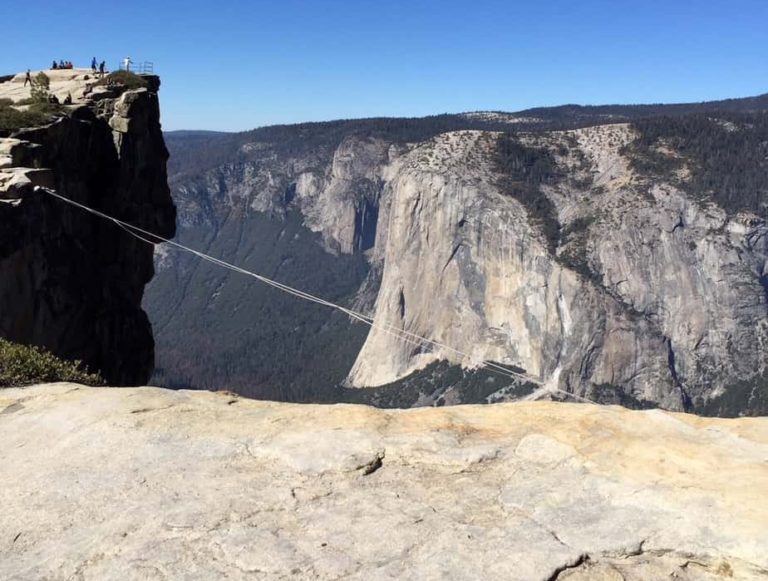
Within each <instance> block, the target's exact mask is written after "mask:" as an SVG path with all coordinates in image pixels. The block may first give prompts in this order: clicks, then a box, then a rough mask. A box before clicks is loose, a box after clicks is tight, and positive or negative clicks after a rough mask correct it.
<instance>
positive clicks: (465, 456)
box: [0, 384, 768, 581]
mask: <svg viewBox="0 0 768 581" xmlns="http://www.w3.org/2000/svg"><path fill="white" fill-rule="evenodd" d="M0 441H2V442H3V446H2V448H1V449H0V467H1V468H0V476H2V481H3V486H2V487H0V503H2V506H3V510H2V511H0V531H2V533H0V577H1V578H3V579H17V580H21V579H24V580H29V579H84V580H87V579H99V580H103V579H120V580H121V581H125V580H128V579H179V578H184V579H217V578H228V579H288V578H290V579H342V578H343V579H366V580H370V579H520V580H525V581H530V580H536V579H542V580H547V579H549V580H551V579H569V580H571V581H574V580H587V579H589V580H593V581H594V580H600V579H624V580H648V579H688V580H691V579H702V580H703V579H708V580H709V579H720V578H732V579H758V578H764V577H765V576H766V575H768V503H767V502H766V491H768V419H767V418H749V419H747V418H743V419H731V420H723V419H705V418H699V417H695V416H690V415H683V414H675V413H668V412H662V411H643V412H638V411H628V410H626V409H623V408H618V407H603V406H591V405H578V404H557V403H552V402H526V403H515V404H499V405H496V406H467V407H453V408H430V409H420V410H409V411H383V410H376V409H373V408H368V407H362V406H351V405H336V406H325V407H324V406H308V405H291V404H275V403H269V402H259V401H252V400H244V399H240V398H237V397H236V396H233V395H231V394H229V393H227V392H218V393H211V392H189V391H168V390H163V389H157V388H146V387H145V388H130V389H121V390H115V389H106V388H86V387H82V386H78V385H74V384H54V385H42V386H36V387H31V388H26V389H7V390H3V391H0Z"/></svg>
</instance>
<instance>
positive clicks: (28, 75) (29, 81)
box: [24, 69, 32, 87]
mask: <svg viewBox="0 0 768 581" xmlns="http://www.w3.org/2000/svg"><path fill="white" fill-rule="evenodd" d="M27 83H29V84H30V85H31V84H32V75H31V74H30V72H29V69H27V76H26V77H24V86H25V87H26V86H27Z"/></svg>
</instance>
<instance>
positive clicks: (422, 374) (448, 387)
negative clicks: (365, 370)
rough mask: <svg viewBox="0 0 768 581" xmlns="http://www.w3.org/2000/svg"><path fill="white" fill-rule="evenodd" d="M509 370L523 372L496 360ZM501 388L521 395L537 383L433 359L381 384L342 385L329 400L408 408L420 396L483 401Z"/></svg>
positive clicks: (432, 399)
mask: <svg viewBox="0 0 768 581" xmlns="http://www.w3.org/2000/svg"><path fill="white" fill-rule="evenodd" d="M496 365H500V366H501V367H504V368H506V369H509V370H510V371H515V372H518V373H524V372H525V370H524V369H521V368H519V367H515V366H514V365H503V364H500V363H496ZM502 389H504V390H505V391H506V394H507V396H508V397H511V398H520V397H523V396H525V395H528V394H530V393H532V392H533V391H534V390H535V389H536V385H535V384H533V383H531V382H525V381H522V380H512V379H510V378H509V377H507V376H505V375H502V374H500V373H496V372H494V371H490V370H488V369H463V368H462V367H461V366H460V365H452V364H450V363H448V362H447V361H435V362H433V363H430V364H429V365H427V366H426V367H425V368H424V369H420V370H418V371H414V372H413V373H411V374H410V375H408V376H407V377H404V378H402V379H399V380H397V381H395V382H393V383H388V384H386V385H382V386H380V387H373V388H365V389H341V390H340V391H339V392H338V393H334V394H332V395H333V398H334V399H333V400H332V401H343V402H347V403H362V404H368V405H374V406H376V407H380V408H409V407H413V406H414V405H415V404H416V402H418V401H419V400H421V402H422V405H424V404H426V405H429V404H430V403H432V405H436V406H443V405H445V404H446V400H447V399H448V400H449V401H451V402H456V403H469V404H484V403H487V398H488V396H489V395H491V394H493V393H496V392H498V391H500V390H502Z"/></svg>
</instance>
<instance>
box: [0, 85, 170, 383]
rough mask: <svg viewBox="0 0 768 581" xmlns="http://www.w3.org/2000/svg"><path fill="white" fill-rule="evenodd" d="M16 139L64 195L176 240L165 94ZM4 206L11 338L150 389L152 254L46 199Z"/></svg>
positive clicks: (113, 101) (110, 102)
mask: <svg viewBox="0 0 768 581" xmlns="http://www.w3.org/2000/svg"><path fill="white" fill-rule="evenodd" d="M157 84H159V83H155V85H157ZM152 89H155V90H152ZM13 137H15V138H17V139H19V140H21V142H20V143H18V144H17V145H16V147H15V148H14V149H15V150H16V153H15V155H14V156H13V157H14V158H16V159H18V160H23V165H24V166H27V167H29V166H31V167H35V168H48V169H50V170H51V172H47V176H46V177H45V179H44V180H43V181H47V182H48V184H49V185H52V186H53V187H54V189H55V191H56V192H58V193H59V194H60V195H62V196H65V197H67V198H71V199H73V200H76V201H78V202H81V203H83V204H86V205H88V206H90V207H93V208H96V209H98V210H100V211H102V212H104V213H106V214H109V215H111V216H114V217H116V218H119V219H121V220H124V221H126V222H129V223H131V224H135V225H137V226H139V227H141V228H143V229H146V230H149V231H151V232H155V233H157V234H159V235H161V236H164V237H172V236H173V235H174V232H175V217H176V210H175V207H174V205H173V201H172V200H171V196H170V192H169V189H168V185H167V181H166V161H167V159H168V152H167V150H166V148H165V143H164V141H163V136H162V132H161V128H160V111H159V106H158V98H157V92H156V86H155V87H151V88H150V89H149V90H147V89H139V90H135V91H127V92H124V93H123V94H122V95H119V96H117V95H115V96H108V98H104V99H101V100H98V101H92V102H86V103H84V104H83V105H82V106H80V107H77V108H75V109H74V110H73V111H72V112H71V113H70V115H69V116H67V117H64V118H62V119H59V120H58V121H56V122H55V123H53V124H52V125H50V126H47V127H42V128H35V129H30V130H24V131H20V132H18V133H17V134H15V135H13ZM45 173H46V172H43V175H44V174H45ZM34 181H35V180H34V179H33V182H34ZM3 197H5V198H6V199H5V200H2V201H1V203H0V223H1V224H2V230H0V305H2V311H0V336H3V337H6V338H7V339H10V340H12V341H16V342H20V343H26V344H34V345H41V346H44V347H46V348H48V349H50V350H51V351H53V352H54V353H55V354H57V355H59V356H61V357H64V358H68V359H79V360H82V361H83V362H84V363H85V364H86V365H87V366H88V367H89V369H91V370H98V371H99V372H101V374H102V375H103V377H104V378H105V379H106V380H107V382H108V383H109V384H112V385H139V384H143V383H146V382H147V381H148V380H149V377H150V375H151V373H152V369H153V365H154V341H153V338H152V329H151V326H150V323H149V320H148V318H147V316H146V314H145V313H144V311H143V310H142V309H141V300H142V296H143V293H144V286H145V285H146V284H147V283H148V282H149V281H150V279H151V278H152V276H153V274H154V270H153V264H152V255H153V248H152V246H151V245H149V244H146V243H144V242H141V241H139V240H137V239H136V238H134V237H132V236H131V235H129V234H128V233H126V232H125V231H123V230H122V229H120V228H119V227H118V226H116V225H114V224H113V223H111V222H108V221H106V220H103V219H101V218H98V217H95V216H92V215H90V214H88V213H86V212H84V211H83V210H81V209H79V208H75V207H73V206H70V205H68V204H66V203H64V202H62V201H61V200H58V199H56V198H54V197H52V196H50V195H48V194H46V193H44V192H41V191H36V192H35V191H32V189H31V188H26V189H24V188H21V189H18V191H16V192H11V193H9V192H6V193H5V194H2V193H0V198H3ZM8 198H10V199H8Z"/></svg>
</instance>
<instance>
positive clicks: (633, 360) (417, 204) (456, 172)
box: [350, 125, 768, 409]
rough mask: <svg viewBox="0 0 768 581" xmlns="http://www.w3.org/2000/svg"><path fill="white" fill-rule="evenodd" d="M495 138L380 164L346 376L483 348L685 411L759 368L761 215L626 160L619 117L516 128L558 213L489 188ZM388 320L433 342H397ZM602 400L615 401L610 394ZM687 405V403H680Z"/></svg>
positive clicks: (369, 375)
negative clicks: (550, 235)
mask: <svg viewBox="0 0 768 581" xmlns="http://www.w3.org/2000/svg"><path fill="white" fill-rule="evenodd" d="M497 139H498V134H494V133H488V132H457V133H449V134H444V135H441V136H439V137H437V138H435V139H434V140H432V141H430V142H428V143H425V144H422V145H419V146H418V147H416V148H415V149H413V151H411V152H410V153H409V154H408V155H407V156H405V157H404V158H402V159H401V160H399V161H398V162H397V166H398V167H397V170H396V172H395V177H394V178H393V179H392V180H391V181H390V182H389V183H388V184H387V187H386V189H385V192H384V193H383V195H382V197H384V198H388V199H389V200H390V209H389V211H388V213H387V215H386V217H384V216H383V215H382V216H383V219H385V220H386V221H387V226H386V228H382V230H384V231H386V232H388V235H387V236H386V239H385V240H384V241H383V244H384V245H383V249H382V251H383V258H382V260H383V264H384V267H383V275H382V281H381V290H380V292H379V295H378V298H377V301H376V308H375V320H374V322H375V325H376V326H375V327H374V329H373V330H372V331H371V333H370V334H369V335H368V339H367V341H366V343H365V345H364V347H363V349H362V350H361V352H360V355H359V356H358V359H357V361H356V363H355V366H354V367H353V369H352V371H351V373H350V382H351V383H352V384H353V385H358V386H377V385H382V384H386V383H389V382H392V381H395V380H397V379H399V378H401V377H403V376H405V375H407V374H409V373H411V372H413V371H414V370H416V369H419V368H422V367H424V366H425V365H426V364H428V363H430V362H432V361H435V360H449V361H453V362H456V363H459V364H461V365H464V366H469V367H472V366H477V365H478V364H479V363H480V362H483V361H489V360H490V361H497V362H502V363H505V364H510V365H514V366H517V367H521V368H523V369H525V370H526V371H527V372H528V373H529V374H531V375H533V376H535V377H538V378H539V380H540V381H541V382H542V384H543V386H544V388H543V389H542V390H541V392H540V395H542V394H543V393H545V392H546V391H547V390H548V389H549V390H551V389H567V390H569V391H574V392H576V393H579V394H581V395H586V396H588V397H598V396H599V397H606V395H607V396H608V397H611V396H613V395H614V394H616V393H617V392H618V393H621V394H622V396H623V397H628V398H630V399H631V400H634V401H636V402H647V403H653V404H658V405H661V406H662V407H665V408H668V409H690V408H691V407H692V406H693V407H695V404H696V403H698V404H701V403H703V402H705V401H706V400H707V399H709V398H712V397H717V396H718V395H721V394H723V393H724V392H726V391H727V390H728V387H729V385H731V384H732V383H734V382H735V381H736V380H738V379H750V378H754V377H758V378H759V377H760V376H761V374H762V373H763V371H764V369H765V367H766V364H768V350H766V348H765V345H766V342H767V341H768V301H767V300H766V294H765V290H764V287H763V284H762V282H761V281H762V280H764V276H765V274H764V273H765V269H766V264H768V262H767V260H768V227H766V224H765V222H764V221H763V220H760V219H758V218H757V217H756V216H753V215H749V214H742V215H737V216H728V215H727V214H726V213H725V212H724V211H723V210H722V209H719V208H717V207H715V206H714V205H712V204H703V203H700V202H696V201H694V200H692V199H691V198H690V197H689V196H686V195H684V194H683V193H682V192H681V191H680V190H679V189H677V188H676V187H675V186H673V185H672V184H671V183H669V180H667V179H666V178H664V177H663V176H657V177H656V178H655V179H654V180H650V181H648V180H644V179H643V178H641V176H638V175H636V174H635V173H634V172H633V171H632V170H631V169H630V163H629V160H628V159H627V158H626V156H625V154H624V153H623V151H624V149H623V148H624V146H625V145H626V144H627V143H629V142H631V141H632V140H633V139H634V136H633V135H632V132H631V130H630V128H629V127H628V126H627V125H607V126H600V127H593V128H588V129H582V130H576V131H571V132H559V133H549V134H530V135H527V136H525V137H524V140H525V143H526V145H528V146H529V147H532V148H540V149H544V150H549V151H551V152H552V155H553V156H555V158H556V160H557V164H558V166H559V167H560V169H561V173H562V175H564V176H567V178H566V179H563V180H560V181H557V182H556V183H553V184H550V185H548V186H545V187H544V190H545V195H546V196H547V198H548V199H549V200H550V201H551V202H552V204H553V207H554V209H555V212H556V214H557V216H556V218H557V220H558V222H559V223H560V224H561V226H562V233H561V235H560V244H559V246H558V247H557V249H556V251H555V252H553V251H552V249H551V248H550V247H549V245H548V240H547V239H546V238H545V237H544V234H543V232H542V230H541V228H539V227H538V226H537V224H536V218H535V216H532V215H531V214H530V212H529V211H527V210H526V208H525V207H524V206H523V205H522V204H521V203H520V202H519V201H518V200H517V199H515V198H514V197H511V196H509V195H505V193H504V192H503V191H501V190H500V188H499V179H498V176H497V174H496V170H495V167H494V165H493V160H494V156H495V152H496V148H497V144H496V141H497ZM392 328H394V329H399V330H402V331H405V332H409V333H414V334H416V335H419V336H423V337H427V338H429V339H432V340H435V341H439V342H441V343H443V344H445V345H448V346H450V348H441V347H434V346H427V347H426V348H425V346H424V345H418V344H414V343H413V342H405V341H402V340H400V339H399V338H398V337H397V336H395V335H394V334H393V333H392V332H391V331H390V329H392ZM615 401H618V400H615ZM692 402H693V403H692Z"/></svg>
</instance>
